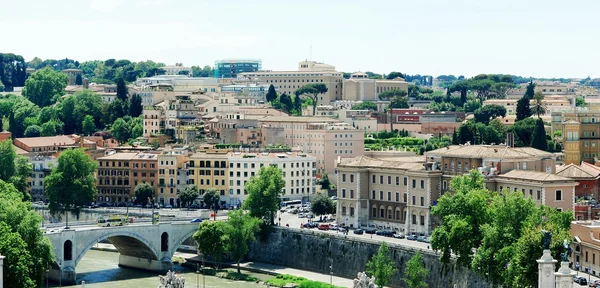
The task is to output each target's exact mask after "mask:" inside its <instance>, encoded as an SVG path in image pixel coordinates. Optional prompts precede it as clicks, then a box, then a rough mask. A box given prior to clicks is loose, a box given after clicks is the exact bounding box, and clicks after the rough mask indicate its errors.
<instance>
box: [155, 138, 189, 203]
mask: <svg viewBox="0 0 600 288" xmlns="http://www.w3.org/2000/svg"><path fill="white" fill-rule="evenodd" d="M157 157H158V160H157V162H158V189H157V191H156V194H157V202H158V203H159V204H161V205H166V204H169V205H171V206H172V207H179V206H180V201H179V196H178V195H179V193H180V192H181V191H182V190H183V189H184V187H185V186H186V185H187V183H188V175H187V174H188V162H189V158H188V157H187V152H186V151H184V150H171V151H165V152H163V153H161V154H159V155H157Z"/></svg>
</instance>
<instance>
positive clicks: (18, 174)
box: [9, 155, 33, 201]
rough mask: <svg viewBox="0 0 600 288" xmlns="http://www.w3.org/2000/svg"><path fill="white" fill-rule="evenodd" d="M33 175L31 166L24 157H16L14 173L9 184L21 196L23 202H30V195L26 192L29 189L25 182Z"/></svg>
mask: <svg viewBox="0 0 600 288" xmlns="http://www.w3.org/2000/svg"><path fill="white" fill-rule="evenodd" d="M31 173H33V165H32V164H31V163H29V160H28V159H27V158H26V157H24V156H20V155H19V156H17V158H15V173H14V175H13V176H11V177H10V181H9V182H10V183H11V184H13V186H15V188H16V189H17V190H19V192H21V194H23V201H31V194H29V191H27V188H28V187H29V185H28V183H27V180H28V179H29V177H31Z"/></svg>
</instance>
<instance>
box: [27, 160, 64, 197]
mask: <svg viewBox="0 0 600 288" xmlns="http://www.w3.org/2000/svg"><path fill="white" fill-rule="evenodd" d="M29 162H31V164H32V166H33V172H32V173H31V182H29V185H30V187H31V198H32V201H43V200H44V199H46V195H45V193H44V191H45V190H44V177H46V176H47V175H49V174H50V172H51V171H52V168H53V167H54V166H55V165H56V164H57V160H56V157H54V156H41V155H36V156H32V157H30V158H29Z"/></svg>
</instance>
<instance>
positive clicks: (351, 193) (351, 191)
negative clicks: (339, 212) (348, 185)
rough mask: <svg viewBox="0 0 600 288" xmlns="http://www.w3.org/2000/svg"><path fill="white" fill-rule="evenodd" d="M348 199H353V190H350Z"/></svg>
mask: <svg viewBox="0 0 600 288" xmlns="http://www.w3.org/2000/svg"><path fill="white" fill-rule="evenodd" d="M350 199H354V190H350Z"/></svg>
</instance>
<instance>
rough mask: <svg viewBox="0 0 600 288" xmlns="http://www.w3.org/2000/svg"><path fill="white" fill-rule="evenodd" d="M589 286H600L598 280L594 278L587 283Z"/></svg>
mask: <svg viewBox="0 0 600 288" xmlns="http://www.w3.org/2000/svg"><path fill="white" fill-rule="evenodd" d="M588 286H589V287H600V280H594V281H592V282H590V283H589V284H588Z"/></svg>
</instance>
